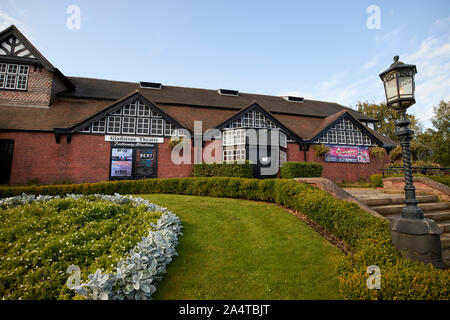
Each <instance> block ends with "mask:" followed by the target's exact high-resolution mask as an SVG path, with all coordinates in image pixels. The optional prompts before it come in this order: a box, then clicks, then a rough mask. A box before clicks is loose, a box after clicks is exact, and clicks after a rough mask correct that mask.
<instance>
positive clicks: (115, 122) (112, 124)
mask: <svg viewBox="0 0 450 320" xmlns="http://www.w3.org/2000/svg"><path fill="white" fill-rule="evenodd" d="M121 119H122V118H121V117H118V116H109V117H108V133H120V124H121Z"/></svg>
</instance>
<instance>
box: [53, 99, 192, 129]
mask: <svg viewBox="0 0 450 320" xmlns="http://www.w3.org/2000/svg"><path fill="white" fill-rule="evenodd" d="M180 129H183V130H186V131H181V130H180ZM185 132H188V130H187V129H186V128H185V127H184V126H183V125H181V124H180V123H179V122H178V121H176V120H175V119H173V118H172V117H170V116H169V115H168V114H166V113H165V112H164V111H162V110H161V109H160V108H158V107H157V106H156V105H155V104H154V103H152V102H151V101H149V100H148V99H146V98H145V97H144V96H142V95H141V94H140V93H139V92H135V93H133V94H132V95H130V96H128V97H125V98H124V99H121V100H120V101H117V102H115V103H114V104H112V105H111V106H109V107H108V108H106V109H104V110H103V111H101V112H99V113H97V114H95V115H92V116H91V117H89V118H88V119H86V120H84V121H81V122H79V123H77V124H75V125H74V126H72V127H71V128H67V129H63V128H56V129H55V134H56V135H59V134H67V135H72V134H75V133H76V134H99V135H137V136H154V137H162V136H167V137H172V136H177V135H183V134H184V133H185Z"/></svg>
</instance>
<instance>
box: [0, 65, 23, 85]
mask: <svg viewBox="0 0 450 320" xmlns="http://www.w3.org/2000/svg"><path fill="white" fill-rule="evenodd" d="M29 72H30V66H29V65H23V64H12V63H0V89H10V90H27V85H28V74H29Z"/></svg>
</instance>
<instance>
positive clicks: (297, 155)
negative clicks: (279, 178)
mask: <svg viewBox="0 0 450 320" xmlns="http://www.w3.org/2000/svg"><path fill="white" fill-rule="evenodd" d="M288 161H300V162H303V161H304V153H303V151H299V146H298V145H297V144H294V143H290V144H288ZM306 161H307V162H317V163H320V164H322V165H323V171H322V177H324V178H328V179H330V180H332V181H335V182H342V181H347V182H355V181H358V180H360V179H363V180H366V181H369V177H370V176H371V175H373V174H376V173H380V171H379V170H378V169H380V168H383V167H384V165H385V164H386V163H387V162H389V157H388V156H387V155H386V156H385V157H384V159H370V163H368V164H364V163H338V162H325V161H323V159H321V158H317V157H316V155H315V154H314V146H313V145H311V147H310V149H309V150H308V151H307V152H306Z"/></svg>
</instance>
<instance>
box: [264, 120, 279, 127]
mask: <svg viewBox="0 0 450 320" xmlns="http://www.w3.org/2000/svg"><path fill="white" fill-rule="evenodd" d="M266 127H267V128H270V129H276V128H277V125H276V124H275V123H273V122H272V121H270V120H269V119H266Z"/></svg>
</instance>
